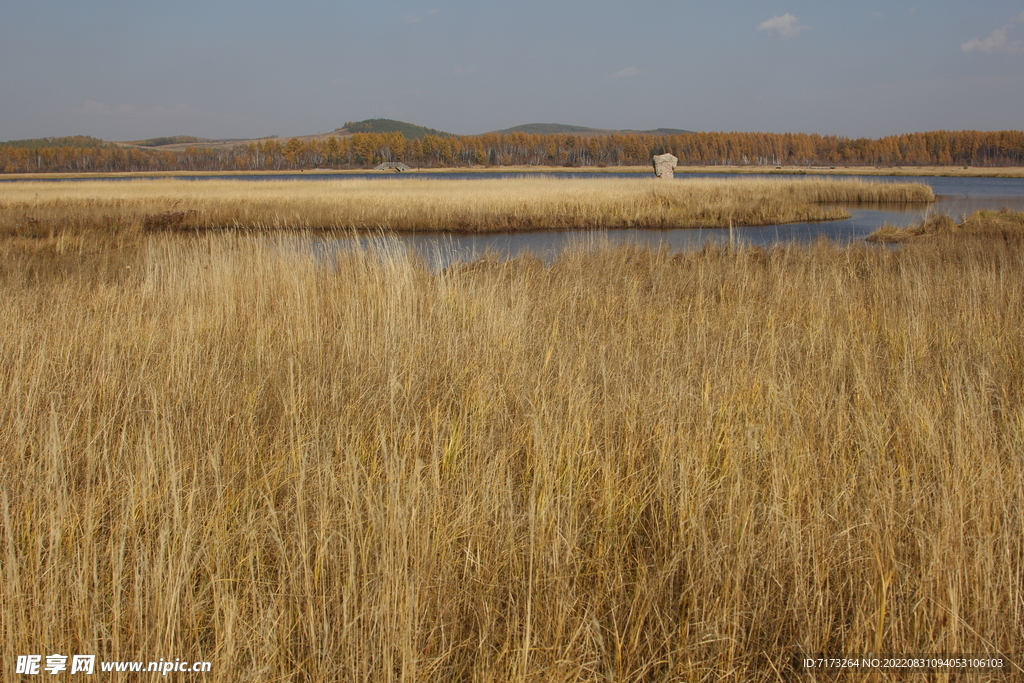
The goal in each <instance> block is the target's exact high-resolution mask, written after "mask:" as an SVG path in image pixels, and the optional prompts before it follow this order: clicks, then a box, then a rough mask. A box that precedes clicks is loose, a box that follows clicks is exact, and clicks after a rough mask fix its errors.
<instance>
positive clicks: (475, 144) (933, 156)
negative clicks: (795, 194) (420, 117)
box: [0, 131, 1024, 173]
mask: <svg viewBox="0 0 1024 683" xmlns="http://www.w3.org/2000/svg"><path fill="white" fill-rule="evenodd" d="M665 152H670V153H672V154H673V155H675V156H676V157H678V159H679V163H680V165H687V166H689V165H693V166H714V165H740V166H783V165H785V166H822V165H824V166H839V165H842V166H930V165H943V166H945V165H957V166H1024V131H997V132H983V131H933V132H927V133H908V134H904V135H894V136H889V137H884V138H879V139H870V138H857V139H851V138H845V137H840V136H828V135H814V134H804V133H686V134H681V135H664V136H655V135H647V134H614V135H607V136H592V137H591V136H582V135H573V134H551V135H541V134H530V133H508V134H501V133H487V134H484V135H465V136H452V137H441V136H436V135H426V136H424V137H423V138H422V139H411V140H410V139H408V138H406V137H405V136H404V135H402V133H399V132H391V133H355V134H353V135H351V136H347V137H338V136H332V137H325V138H291V139H288V140H286V141H284V142H282V141H281V140H280V139H268V140H261V141H259V142H252V143H249V144H238V145H235V146H232V147H220V148H217V147H201V146H198V145H196V146H189V147H186V148H185V149H184V150H183V151H169V150H161V149H153V148H144V147H131V146H119V145H112V144H108V145H101V146H83V145H75V144H68V145H52V146H43V147H31V146H24V145H22V146H18V145H13V144H10V145H9V144H0V172H2V173H61V172H78V173H81V172H140V171H158V172H159V171H283V170H299V169H318V168H323V169H360V168H372V167H374V166H376V165H378V164H380V163H382V162H389V161H392V162H403V163H405V164H408V165H409V166H413V167H419V168H424V167H426V168H442V167H468V166H512V165H530V166H567V167H593V166H596V167H605V166H638V165H648V164H650V163H651V156H652V155H654V154H663V153H665Z"/></svg>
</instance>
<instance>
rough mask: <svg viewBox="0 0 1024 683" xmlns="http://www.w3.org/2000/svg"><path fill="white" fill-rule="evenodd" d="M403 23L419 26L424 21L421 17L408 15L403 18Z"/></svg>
mask: <svg viewBox="0 0 1024 683" xmlns="http://www.w3.org/2000/svg"><path fill="white" fill-rule="evenodd" d="M402 21H404V22H405V23H407V24H418V23H420V22H421V21H423V20H422V19H420V18H419V17H414V16H413V15H411V14H406V15H405V16H404V17H402Z"/></svg>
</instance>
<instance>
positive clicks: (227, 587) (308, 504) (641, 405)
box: [0, 233, 1024, 681]
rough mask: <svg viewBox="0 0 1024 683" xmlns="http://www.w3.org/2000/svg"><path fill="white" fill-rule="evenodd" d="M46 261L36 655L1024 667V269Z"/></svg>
mask: <svg viewBox="0 0 1024 683" xmlns="http://www.w3.org/2000/svg"><path fill="white" fill-rule="evenodd" d="M18 258H19V259H20V260H17V261H16V265H17V266H18V267H17V268H8V269H7V270H5V271H4V272H3V275H2V278H0V294H2V296H0V319H2V320H4V322H5V324H4V326H3V330H2V331H0V360H2V362H0V396H2V397H3V399H2V401H0V450H2V452H3V458H2V460H0V492H2V493H0V520H2V523H0V527H2V531H0V565H2V575H3V579H2V581H0V618H2V623H0V634H2V638H3V640H2V641H0V650H2V659H3V661H5V662H8V663H11V662H13V661H14V658H15V657H16V656H17V655H19V654H26V653H32V652H40V651H42V652H43V653H44V654H48V653H51V652H59V653H94V654H97V655H99V656H100V658H101V659H139V660H155V659H157V658H160V657H164V658H173V657H182V658H188V659H191V660H208V661H211V662H212V663H213V667H214V668H213V672H212V673H211V674H209V675H208V678H207V680H216V681H245V680H251V681H268V680H296V681H299V680H302V681H339V680H352V681H453V680H466V681H469V680H472V681H583V680H587V681H590V680H608V681H612V680H614V681H655V680H659V681H660V680H686V681H705V680H744V681H776V680H784V679H785V676H786V674H785V665H786V663H787V662H788V661H789V656H790V653H791V652H793V651H803V652H821V651H830V652H847V653H862V652H895V653H900V652H906V653H910V652H913V653H940V652H943V653H956V652H972V653H991V652H998V651H1020V650H1021V649H1022V648H1021V645H1022V640H1024V637H1022V636H1024V632H1022V629H1021V624H1022V623H1024V517H1022V502H1024V459H1022V454H1024V343H1022V341H1024V340H1022V331H1024V307H1022V306H1021V305H1020V302H1021V301H1022V300H1024V278H1021V277H1020V273H1021V270H1022V267H1024V249H1022V246H1021V244H1020V243H1019V241H1018V242H1016V243H1014V242H1012V241H1006V240H997V241H993V240H988V241H983V240H978V241H970V240H967V241H960V242H955V243H951V242H944V241H941V240H939V241H935V242H932V243H928V244H921V245H911V246H910V247H907V248H904V249H901V250H898V251H892V250H881V249H873V248H869V247H867V246H865V245H860V246H857V245H854V246H850V247H845V248H837V247H834V246H831V245H829V244H828V243H825V242H821V243H818V244H816V245H813V246H807V247H803V246H784V247H778V248H775V249H772V250H770V251H763V250H761V249H757V248H750V247H743V246H740V247H738V248H736V249H732V248H714V247H710V246H709V247H707V248H705V249H704V250H702V251H699V252H694V253H687V254H682V255H678V254H677V255H673V254H670V253H668V252H665V251H651V250H647V249H640V248H634V247H616V248H612V247H603V248H599V249H597V250H587V249H582V248H581V249H578V250H576V251H573V252H570V253H567V254H565V255H563V256H562V257H561V258H559V259H558V260H557V261H556V262H555V263H554V264H553V265H551V266H550V267H546V266H545V265H544V264H543V263H542V262H541V261H539V260H534V259H530V258H527V257H522V258H518V259H515V260H513V261H509V262H504V263H502V262H496V261H487V260H484V261H479V262H476V263H473V264H470V265H467V266H464V267H458V268H451V269H449V270H447V271H446V272H444V273H441V274H432V273H431V271H430V270H429V269H428V268H427V267H426V266H425V265H424V264H422V263H420V262H419V261H418V260H417V259H416V258H413V257H411V256H409V255H408V254H406V253H405V252H403V251H402V250H401V249H399V248H398V247H394V248H383V249H377V250H376V251H360V250H352V251H344V252H341V253H339V254H338V255H337V258H336V261H334V262H332V263H331V264H330V265H329V266H325V265H324V264H323V263H322V262H318V261H317V260H316V259H314V258H313V257H312V256H311V255H310V254H308V253H306V252H305V251H304V250H303V245H302V243H301V242H300V241H298V240H294V239H288V238H284V237H281V236H278V237H267V236H262V237H261V236H257V235H252V234H248V235H238V234H234V233H217V234H211V233H206V234H204V235H200V236H192V237H187V238H182V237H176V236H172V235H158V236H153V237H150V238H148V239H147V240H145V241H144V242H143V243H142V246H141V247H140V249H139V251H138V252H125V253H122V254H121V255H120V256H119V257H111V256H110V255H109V254H106V255H98V254H90V253H89V252H88V250H87V249H85V250H79V251H77V252H73V253H71V252H69V253H65V254H48V253H42V254H35V255H31V256H24V255H22V256H19V257H18ZM47 259H52V260H47ZM1018 673H1019V672H1018ZM132 675H134V674H132ZM112 680H117V679H116V677H114V678H112ZM124 680H128V679H127V678H125V679H124ZM133 680H134V679H133ZM979 680H984V679H979Z"/></svg>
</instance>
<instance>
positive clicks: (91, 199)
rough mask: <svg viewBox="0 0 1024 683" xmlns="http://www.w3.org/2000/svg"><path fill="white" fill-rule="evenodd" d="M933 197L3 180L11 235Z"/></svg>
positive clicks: (726, 184) (824, 187)
mask: <svg viewBox="0 0 1024 683" xmlns="http://www.w3.org/2000/svg"><path fill="white" fill-rule="evenodd" d="M933 200H934V195H933V194H932V191H931V189H930V188H928V187H927V186H925V185H919V184H908V183H868V182H859V181H835V180H808V179H800V180H781V179H780V180H775V179H772V180H748V179H729V180H719V179H708V180H700V179H694V180H686V181H673V182H668V181H658V180H656V179H653V178H636V179H633V178H626V179H611V178H594V179H576V180H559V179H553V178H544V177H529V178H512V179H478V180H438V179H420V178H402V179H397V178H396V179H381V180H365V179H350V180H345V181H322V182H316V181H303V182H295V181H261V182H246V181H229V180H204V181H185V180H173V179H158V180H137V181H119V182H102V181H98V182H87V181H82V182H74V183H46V182H25V183H11V184H5V185H2V186H0V233H3V234H8V235H53V234H56V233H58V232H61V233H76V232H83V231H90V230H95V229H100V230H103V231H105V232H116V231H122V232H133V231H134V232H138V231H144V230H177V229H217V228H225V227H233V228H251V229H360V230H378V229H385V230H395V231H459V232H492V231H500V230H541V229H552V228H554V229H565V228H571V229H591V228H613V229H614V228H667V227H725V226H728V225H729V223H730V221H731V222H732V223H733V224H734V225H737V226H745V225H768V224H774V223H792V222H802V221H815V220H828V219H834V218H842V217H845V216H846V215H847V214H846V212H845V211H844V210H842V209H836V208H830V207H827V206H824V205H823V204H828V203H831V204H836V203H844V204H846V203H860V202H900V203H907V202H930V201H933Z"/></svg>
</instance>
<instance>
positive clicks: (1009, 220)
mask: <svg viewBox="0 0 1024 683" xmlns="http://www.w3.org/2000/svg"><path fill="white" fill-rule="evenodd" d="M1021 234H1024V213H1016V212H1012V211H1009V210H1008V209H1003V210H1001V211H976V212H974V213H973V214H971V215H970V216H968V217H967V218H966V219H964V220H962V221H961V222H960V223H957V222H956V221H954V220H953V219H952V217H950V216H948V215H946V214H941V213H931V214H930V215H928V216H926V217H925V218H923V219H922V220H919V221H917V222H916V223H914V224H912V225H909V226H907V227H899V226H896V225H890V224H888V223H887V224H885V225H883V226H882V227H880V228H879V229H878V230H875V231H874V232H873V233H871V234H870V235H868V236H867V237H866V238H865V239H866V240H867V241H868V242H875V243H879V244H899V243H907V242H918V241H934V240H936V239H943V240H956V239H963V238H979V237H980V238H984V239H992V238H995V239H1004V240H1017V239H1020V235H1021Z"/></svg>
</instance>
